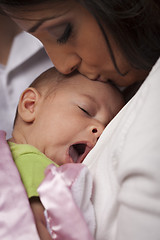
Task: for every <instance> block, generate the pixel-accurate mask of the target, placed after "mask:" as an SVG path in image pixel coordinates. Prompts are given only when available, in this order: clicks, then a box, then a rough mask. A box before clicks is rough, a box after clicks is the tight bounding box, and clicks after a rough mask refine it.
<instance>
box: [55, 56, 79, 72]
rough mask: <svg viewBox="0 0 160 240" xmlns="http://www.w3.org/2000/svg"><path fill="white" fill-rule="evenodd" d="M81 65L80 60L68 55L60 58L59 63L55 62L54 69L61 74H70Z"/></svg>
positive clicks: (77, 57)
mask: <svg viewBox="0 0 160 240" xmlns="http://www.w3.org/2000/svg"><path fill="white" fill-rule="evenodd" d="M80 63H81V58H80V57H79V56H78V55H76V54H70V55H68V56H66V57H63V58H61V60H60V61H59V62H56V61H55V67H56V68H57V70H58V71H59V72H61V73H62V74H65V75H66V74H70V73H72V72H73V71H75V70H76V69H77V68H78V67H79V65H80Z"/></svg>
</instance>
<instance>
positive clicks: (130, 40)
mask: <svg viewBox="0 0 160 240" xmlns="http://www.w3.org/2000/svg"><path fill="white" fill-rule="evenodd" d="M63 1H64V0H63ZM75 1H77V2H79V3H80V4H82V5H83V6H84V7H85V8H87V9H88V11H89V12H90V13H91V14H92V15H93V16H94V17H95V18H96V20H97V22H98V24H99V26H100V28H101V30H102V32H103V35H104V37H105V39H106V41H107V45H108V48H109V50H110V54H111V57H112V60H113V62H114V65H115V67H116V69H117V71H118V72H119V69H118V67H117V65H116V61H115V58H114V53H113V51H112V48H111V46H110V42H109V39H108V37H107V34H106V31H105V28H106V29H107V30H109V32H110V33H111V34H112V36H113V37H114V39H115V41H116V43H117V45H118V46H119V47H120V49H121V50H122V52H123V54H124V55H125V56H126V58H127V59H128V61H129V62H130V64H131V65H132V66H133V67H134V68H137V69H144V70H150V69H151V68H152V66H153V65H154V64H155V62H156V60H157V59H158V57H159V56H160V0H75ZM47 2H52V3H53V2H56V3H58V2H62V0H46V1H44V0H0V7H1V8H2V9H3V6H5V7H8V9H9V7H18V6H19V7H22V6H29V5H32V4H39V3H47ZM119 73H120V72H119ZM120 74H121V75H123V73H120Z"/></svg>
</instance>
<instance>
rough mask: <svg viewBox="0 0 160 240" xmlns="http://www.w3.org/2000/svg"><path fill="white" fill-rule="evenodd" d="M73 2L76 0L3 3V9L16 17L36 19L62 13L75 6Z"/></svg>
mask: <svg viewBox="0 0 160 240" xmlns="http://www.w3.org/2000/svg"><path fill="white" fill-rule="evenodd" d="M73 3H76V2H75V1H74V0H67V1H64V0H58V1H54V0H53V1H40V3H38V4H37V3H34V2H33V3H31V4H26V5H22V4H19V5H18V6H16V5H3V4H2V9H3V10H4V12H5V13H7V14H8V15H9V16H11V17H12V18H14V19H19V20H20V19H21V20H28V21H35V20H41V19H43V18H48V19H50V18H51V17H57V16H58V15H62V14H63V13H65V11H66V10H67V9H69V8H71V7H72V6H73ZM0 6H1V4H0Z"/></svg>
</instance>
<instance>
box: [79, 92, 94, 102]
mask: <svg viewBox="0 0 160 240" xmlns="http://www.w3.org/2000/svg"><path fill="white" fill-rule="evenodd" d="M82 96H83V97H86V98H88V99H89V100H90V101H91V102H93V103H96V104H97V101H96V100H95V98H94V97H92V96H91V95H88V94H84V93H83V94H82Z"/></svg>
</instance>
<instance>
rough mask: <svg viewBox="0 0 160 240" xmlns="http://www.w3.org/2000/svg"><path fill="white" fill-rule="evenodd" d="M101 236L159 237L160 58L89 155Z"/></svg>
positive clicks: (121, 239) (123, 239) (120, 239)
mask: <svg viewBox="0 0 160 240" xmlns="http://www.w3.org/2000/svg"><path fill="white" fill-rule="evenodd" d="M84 164H86V165H87V166H88V167H89V169H90V172H91V174H92V175H93V178H94V191H93V199H92V200H93V204H94V208H95V212H96V219H97V231H96V240H160V59H159V60H158V62H157V63H156V65H155V66H154V67H153V69H152V71H151V73H150V74H149V76H148V78H147V79H146V80H145V82H144V83H143V85H142V86H141V88H140V89H139V91H138V92H137V93H136V95H135V96H134V97H133V98H132V99H131V100H130V101H129V102H128V104H127V105H126V106H125V107H124V108H123V109H122V110H121V111H120V112H119V114H118V115H117V116H116V117H115V118H114V119H113V120H112V121H111V122H110V124H109V125H108V126H107V127H106V129H105V131H104V132H103V134H102V135H101V137H100V139H99V141H98V143H97V145H96V146H95V148H94V149H93V150H92V151H91V152H90V153H89V155H88V156H87V157H86V159H85V161H84Z"/></svg>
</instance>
